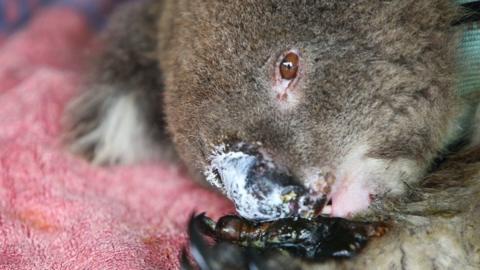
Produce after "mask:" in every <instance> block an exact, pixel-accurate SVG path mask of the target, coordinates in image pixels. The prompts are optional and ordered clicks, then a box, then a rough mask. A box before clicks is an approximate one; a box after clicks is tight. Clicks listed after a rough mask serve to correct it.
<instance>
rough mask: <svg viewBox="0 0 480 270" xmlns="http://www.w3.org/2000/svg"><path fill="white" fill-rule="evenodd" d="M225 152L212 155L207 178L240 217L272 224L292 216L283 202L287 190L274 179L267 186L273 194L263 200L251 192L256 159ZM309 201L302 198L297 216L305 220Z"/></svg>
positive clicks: (221, 148)
mask: <svg viewBox="0 0 480 270" xmlns="http://www.w3.org/2000/svg"><path fill="white" fill-rule="evenodd" d="M225 148H226V147H225V146H224V145H221V146H218V147H216V148H215V150H214V151H213V152H212V155H211V156H210V166H208V168H207V169H206V170H205V175H206V178H207V181H208V182H210V184H211V185H213V186H215V187H217V188H219V189H220V190H222V191H223V193H224V194H225V195H226V196H227V197H228V198H229V199H230V200H232V201H233V202H234V204H235V207H236V210H237V212H238V214H240V215H241V216H242V217H244V218H247V219H254V220H273V219H279V218H284V217H287V216H290V215H292V209H290V206H289V204H288V203H286V202H285V200H284V199H283V198H282V197H283V196H284V194H283V191H284V190H285V189H284V188H285V187H284V186H281V185H279V184H278V183H276V182H275V179H271V180H272V182H271V185H269V186H268V187H269V188H271V192H268V193H265V192H263V193H261V196H263V197H260V196H259V193H258V190H252V183H250V184H249V183H248V182H247V181H248V179H247V177H248V173H249V172H250V170H251V168H252V166H255V164H256V161H257V159H256V157H255V156H252V155H248V154H245V153H243V152H239V151H226V150H225ZM267 159H268V157H267ZM255 187H257V186H254V187H253V188H255ZM254 193H256V194H254ZM255 195H256V196H255ZM306 200H307V199H306V197H305V196H303V195H302V196H301V197H299V200H298V207H299V208H298V209H297V210H296V213H298V214H301V215H305V216H307V215H309V214H310V211H311V209H310V207H308V206H307V205H306Z"/></svg>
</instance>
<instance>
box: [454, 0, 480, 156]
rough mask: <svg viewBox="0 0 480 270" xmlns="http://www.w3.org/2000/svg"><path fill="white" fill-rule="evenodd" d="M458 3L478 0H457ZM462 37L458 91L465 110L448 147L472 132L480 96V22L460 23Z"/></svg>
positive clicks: (458, 59)
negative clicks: (457, 129) (457, 130)
mask: <svg viewBox="0 0 480 270" xmlns="http://www.w3.org/2000/svg"><path fill="white" fill-rule="evenodd" d="M456 2H457V3H458V4H466V3H471V2H476V1H471V0H457V1H456ZM456 27H459V28H460V31H461V32H462V33H461V39H460V43H459V45H458V47H457V51H456V58H457V93H458V95H459V97H460V98H461V99H462V101H463V102H464V104H465V105H464V110H463V113H462V115H461V116H460V117H459V118H458V120H457V125H458V127H459V129H460V131H459V132H458V134H457V135H456V136H455V137H454V138H452V139H450V140H448V141H447V142H446V146H447V148H449V147H450V146H452V145H458V144H459V143H461V141H464V140H465V139H468V138H469V136H470V135H471V133H472V128H473V125H474V123H473V122H474V118H475V113H476V110H477V105H478V104H479V100H478V98H479V97H480V22H469V23H465V24H461V25H458V26H456Z"/></svg>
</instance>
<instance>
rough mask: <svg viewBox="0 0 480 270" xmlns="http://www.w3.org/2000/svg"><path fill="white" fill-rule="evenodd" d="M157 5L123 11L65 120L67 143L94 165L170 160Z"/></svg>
mask: <svg viewBox="0 0 480 270" xmlns="http://www.w3.org/2000/svg"><path fill="white" fill-rule="evenodd" d="M156 8H157V6H156V5H154V4H153V3H152V4H149V5H145V4H140V3H132V4H129V5H127V6H124V7H122V8H121V9H120V10H119V11H118V12H117V13H116V14H115V15H114V16H113V18H112V20H111V24H110V25H109V27H108V29H107V30H106V31H105V36H104V38H103V41H104V42H105V45H106V48H105V52H104V53H103V54H102V55H101V57H100V59H98V60H97V62H96V63H95V69H94V71H93V72H92V74H91V76H90V78H89V82H88V83H87V85H86V87H85V88H86V89H85V90H84V91H83V93H81V95H80V96H79V97H78V98H77V99H76V100H74V101H73V102H72V103H71V104H70V106H69V108H68V111H67V114H66V115H67V117H66V119H65V121H64V122H65V129H66V134H65V141H66V143H67V144H68V145H69V148H70V149H71V150H72V151H73V152H74V153H78V154H81V155H83V156H85V157H87V158H88V159H91V160H92V161H93V162H94V163H97V164H113V163H131V162H138V161H145V160H149V159H157V158H172V157H174V155H175V154H174V152H173V147H172V145H171V143H170V141H169V139H168V136H167V135H166V133H165V129H164V119H163V118H164V117H163V111H162V109H163V105H162V103H163V101H162V100H163V91H162V85H161V73H160V71H159V70H158V63H157V59H156V58H155V51H156V26H155V21H156V12H155V10H156Z"/></svg>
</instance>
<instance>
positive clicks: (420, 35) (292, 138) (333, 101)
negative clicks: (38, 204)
mask: <svg viewBox="0 0 480 270" xmlns="http://www.w3.org/2000/svg"><path fill="white" fill-rule="evenodd" d="M462 14H463V13H462V10H461V9H460V8H459V7H458V6H457V5H456V4H455V3H454V2H453V1H451V0H435V1H434V0H404V1H373V0H357V1H328V0H315V1H314V0H312V1H309V0H307V1H300V0H298V1H296V0H292V1H282V0H248V1H232V0H227V1H214V0H205V1H187V0H176V1H173V0H157V1H140V2H134V3H131V4H128V5H126V6H125V7H123V8H121V9H120V10H119V11H118V12H117V13H116V14H115V15H114V16H113V17H112V19H111V23H110V24H109V26H108V27H107V28H106V30H105V36H104V40H105V43H106V48H105V49H104V52H103V53H102V55H101V56H100V57H99V59H97V61H96V62H95V65H94V69H93V70H94V71H93V72H92V75H91V76H90V78H89V81H88V83H86V87H85V88H86V89H85V91H83V92H82V93H81V94H80V95H79V97H78V98H76V99H75V100H74V101H73V102H72V104H71V105H70V106H69V108H68V110H67V113H66V119H65V130H66V132H65V141H66V144H67V145H68V147H69V149H70V150H71V151H72V152H74V153H77V154H80V155H82V156H85V157H86V158H88V159H90V160H91V161H92V162H93V163H95V164H106V165H108V164H118V163H132V162H142V161H146V160H154V159H169V160H172V159H173V160H178V161H179V162H182V163H183V164H185V165H186V167H188V168H189V170H190V172H191V174H192V177H193V178H195V179H197V180H198V181H200V182H205V180H208V182H210V183H211V184H213V185H214V186H216V187H217V188H219V189H221V190H222V191H223V192H224V193H225V194H226V195H227V196H228V197H229V198H230V199H231V200H232V201H233V202H234V203H235V206H236V208H237V211H238V212H239V213H241V214H242V215H243V216H245V217H247V218H252V219H259V220H272V219H276V218H279V217H283V216H286V215H295V214H299V213H305V212H308V211H309V209H311V208H314V205H315V202H316V201H318V200H322V201H324V202H325V205H324V206H323V207H322V209H321V211H322V213H323V214H328V215H331V216H334V217H345V218H351V219H363V220H389V221H390V222H392V224H394V226H393V227H392V231H391V232H389V233H388V234H387V235H386V236H385V237H383V238H380V239H378V240H375V241H373V242H372V243H370V244H369V245H368V246H367V248H366V250H365V251H364V252H363V253H361V254H360V255H359V256H357V257H356V258H355V259H353V260H347V261H332V262H326V263H322V264H311V263H304V262H300V263H298V265H300V266H299V267H301V268H304V269H331V268H334V269H336V268H340V269H372V267H373V268H378V269H450V268H461V269H478V267H479V266H480V233H478V232H477V229H478V228H479V223H480V212H479V210H480V209H479V207H480V196H479V191H480V184H479V181H480V178H479V177H480V174H479V173H480V172H479V169H480V163H479V162H480V155H479V154H480V152H479V151H480V150H479V149H480V148H478V141H479V140H478V139H477V138H478V137H480V136H478V135H477V132H476V129H475V128H476V125H475V124H476V116H475V112H476V100H477V99H478V98H477V97H476V96H475V95H470V96H468V97H467V98H465V97H462V96H460V95H459V94H458V90H457V81H456V65H455V63H456V58H455V53H456V48H457V44H458V40H459V30H458V27H453V26H452V23H453V22H455V21H456V20H457V19H458V18H459V17H460V16H462ZM474 101H475V102H474ZM477 118H478V117H477ZM465 119H467V120H468V121H465ZM465 122H466V123H467V124H465ZM259 161H261V162H260V163H261V164H260V165H258V164H259ZM239 183H241V184H239ZM258 183H260V184H258ZM293 183H294V184H295V185H296V186H300V187H301V189H302V192H303V194H304V195H302V196H303V197H302V198H305V199H304V200H302V201H301V203H299V204H300V207H297V208H298V209H297V208H296V209H295V210H291V209H290V208H285V207H283V205H284V201H281V200H280V199H279V198H281V197H282V196H283V195H285V193H284V191H285V187H290V186H292V185H293ZM287 190H290V189H287ZM252 205H253V206H252ZM291 263H292V267H293V264H296V263H297V262H295V261H294V260H292V261H291Z"/></svg>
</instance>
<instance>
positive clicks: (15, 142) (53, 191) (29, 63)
mask: <svg viewBox="0 0 480 270" xmlns="http://www.w3.org/2000/svg"><path fill="white" fill-rule="evenodd" d="M91 38H92V33H91V32H90V28H89V27H88V23H87V20H86V18H85V16H84V15H83V14H82V13H79V12H76V11H74V10H72V9H67V8H51V9H47V10H43V11H42V12H41V13H40V14H38V15H37V16H36V17H35V18H34V19H33V20H32V21H30V22H29V24H28V25H27V26H26V28H24V29H23V30H21V31H17V32H16V33H15V34H13V35H11V36H10V37H9V38H8V39H7V40H6V41H4V43H3V44H2V45H0V63H2V64H1V65H0V270H7V269H8V270H23V269H25V270H26V269H35V270H44V269H45V270H47V269H48V270H50V269H62V270H63V269H65V270H74V269H125V270H126V269H129V270H130V269H152V270H153V269H177V268H178V255H179V252H180V250H181V248H182V246H183V245H184V244H185V241H186V235H185V223H186V221H187V220H188V218H189V216H190V215H191V214H192V212H193V211H196V212H200V211H201V212H203V211H206V212H207V213H208V214H209V215H212V216H214V217H218V216H219V215H221V214H226V213H228V212H230V211H231V210H232V209H233V208H232V206H231V204H230V203H229V202H228V201H226V200H225V199H223V198H222V197H221V196H219V195H218V194H216V193H213V192H211V191H209V190H206V189H204V188H202V187H200V186H198V185H197V184H195V183H194V182H192V181H190V180H189V179H187V178H186V177H185V176H184V173H182V171H181V170H180V169H178V168H176V167H175V166H173V165H168V164H143V165H137V166H116V167H94V166H92V165H90V164H89V163H88V162H86V161H84V160H82V159H80V158H77V157H74V156H72V155H70V154H69V153H68V152H66V151H65V149H64V148H63V147H62V145H61V143H60V134H61V127H60V120H61V117H62V113H63V110H64V107H65V104H66V103H67V101H68V100H69V99H70V98H71V97H72V96H73V95H74V93H75V91H76V90H77V89H78V86H79V84H80V79H81V74H82V70H83V62H84V61H83V60H84V59H86V57H84V53H82V51H83V50H84V49H86V48H90V51H92V50H93V51H94V48H95V47H92V46H91V45H90V44H91V43H90V41H91Z"/></svg>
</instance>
